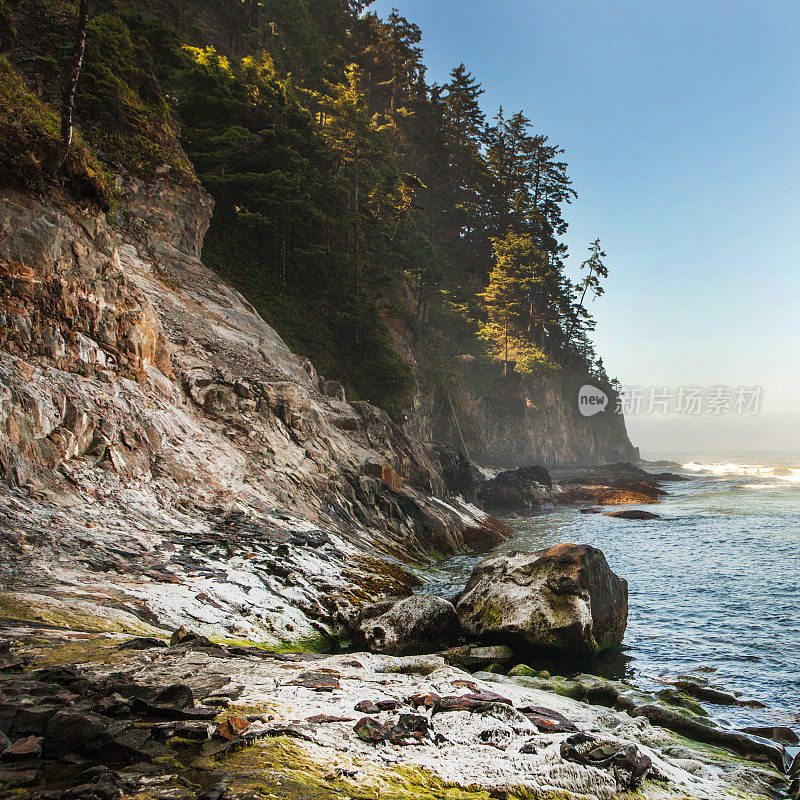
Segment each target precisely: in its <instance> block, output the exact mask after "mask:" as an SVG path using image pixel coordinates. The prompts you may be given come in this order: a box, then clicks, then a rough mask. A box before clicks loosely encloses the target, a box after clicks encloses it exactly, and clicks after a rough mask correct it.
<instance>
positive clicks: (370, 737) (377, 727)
mask: <svg viewBox="0 0 800 800" xmlns="http://www.w3.org/2000/svg"><path fill="white" fill-rule="evenodd" d="M353 730H354V731H355V732H356V735H357V736H358V738H359V739H363V740H364V741H365V742H370V743H373V744H374V743H376V742H382V741H383V740H384V739H386V738H387V737H388V736H389V727H388V726H387V725H384V724H383V723H381V722H378V721H377V720H375V719H372V717H362V718H361V719H360V720H359V721H358V722H356V724H355V725H354V726H353Z"/></svg>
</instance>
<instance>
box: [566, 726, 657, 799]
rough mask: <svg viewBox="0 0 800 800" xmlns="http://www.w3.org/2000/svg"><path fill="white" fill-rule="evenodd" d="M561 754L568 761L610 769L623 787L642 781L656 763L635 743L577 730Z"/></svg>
mask: <svg viewBox="0 0 800 800" xmlns="http://www.w3.org/2000/svg"><path fill="white" fill-rule="evenodd" d="M561 757H562V758H563V759H565V760H567V761H574V762H576V763H578V764H586V765H589V766H593V767H599V768H601V769H607V770H609V771H610V772H611V773H612V774H613V775H614V778H615V780H616V781H617V784H618V785H619V787H620V788H621V789H636V788H638V787H639V786H641V785H642V783H643V781H644V779H645V778H646V777H647V773H648V772H649V770H650V768H651V767H652V761H651V760H650V757H649V756H646V755H644V753H642V752H640V751H639V748H638V747H636V745H635V744H629V745H626V744H622V743H620V742H612V741H606V740H603V739H597V738H595V737H593V736H589V735H587V734H585V733H575V734H573V735H572V736H570V737H569V738H568V739H566V740H565V741H563V742H562V743H561Z"/></svg>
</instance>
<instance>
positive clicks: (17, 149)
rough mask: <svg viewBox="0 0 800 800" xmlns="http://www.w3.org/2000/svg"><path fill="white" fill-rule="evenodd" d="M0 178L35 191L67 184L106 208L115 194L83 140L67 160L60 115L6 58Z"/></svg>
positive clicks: (0, 72) (0, 68)
mask: <svg viewBox="0 0 800 800" xmlns="http://www.w3.org/2000/svg"><path fill="white" fill-rule="evenodd" d="M62 161H63V164H62ZM0 181H1V182H2V183H4V184H7V185H12V186H17V187H19V188H29V189H34V190H36V191H43V190H44V189H45V188H46V187H47V186H53V185H58V184H61V183H63V184H64V185H65V186H66V188H67V189H68V190H69V191H71V192H72V193H73V194H75V195H76V196H78V197H88V198H90V199H92V200H94V201H96V202H98V203H99V204H100V205H101V206H102V207H104V208H108V206H109V205H110V202H111V196H112V192H111V188H110V180H109V176H108V175H107V173H105V172H104V170H103V169H102V167H101V166H100V165H99V164H98V162H97V161H96V160H95V159H94V157H93V156H92V155H91V154H90V152H89V150H88V149H87V148H86V146H85V145H84V144H83V142H82V141H81V140H80V138H77V139H76V141H75V142H74V143H73V146H72V147H71V148H70V151H69V153H68V154H67V156H66V158H64V153H63V148H62V144H61V138H60V127H59V119H58V116H57V115H56V113H55V112H54V110H53V109H52V108H51V107H50V106H49V105H47V104H46V103H43V102H42V101H40V100H39V99H38V98H37V97H35V96H34V95H33V94H31V93H30V92H29V91H28V90H27V89H26V87H25V84H24V82H23V80H22V78H21V77H20V75H19V74H18V73H17V72H16V71H15V70H14V69H13V68H12V67H11V65H10V64H9V63H8V60H7V59H6V58H5V57H4V56H0Z"/></svg>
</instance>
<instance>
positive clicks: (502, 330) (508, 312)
mask: <svg viewBox="0 0 800 800" xmlns="http://www.w3.org/2000/svg"><path fill="white" fill-rule="evenodd" d="M492 244H493V246H494V255H495V264H494V268H493V269H492V271H491V274H490V275H489V285H488V286H487V287H486V290H485V291H483V292H481V293H480V298H481V300H482V301H483V307H484V310H485V312H486V317H487V322H486V323H485V324H484V326H483V329H482V333H483V335H484V336H485V337H486V338H487V339H489V340H490V341H492V342H493V343H494V344H495V346H496V347H497V348H498V349H501V350H502V353H503V362H504V365H505V370H506V372H507V371H508V367H509V345H510V344H512V345H515V349H516V348H517V347H519V345H520V344H522V349H523V350H524V349H526V347H532V343H531V342H530V340H529V338H528V332H529V330H530V317H531V297H532V295H533V292H534V290H535V287H536V283H537V279H536V278H535V277H534V273H535V268H534V265H535V263H536V262H537V261H538V260H540V259H541V254H540V253H539V251H538V250H537V249H536V247H535V245H534V243H533V240H532V239H531V238H530V236H526V235H524V234H518V233H514V232H513V231H510V232H509V233H508V234H507V235H506V236H505V237H504V238H502V239H493V240H492Z"/></svg>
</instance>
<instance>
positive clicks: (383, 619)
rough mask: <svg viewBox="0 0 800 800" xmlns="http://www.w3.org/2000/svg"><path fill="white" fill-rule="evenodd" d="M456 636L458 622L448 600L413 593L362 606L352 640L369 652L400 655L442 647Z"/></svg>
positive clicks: (450, 642) (427, 651)
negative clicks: (409, 595)
mask: <svg viewBox="0 0 800 800" xmlns="http://www.w3.org/2000/svg"><path fill="white" fill-rule="evenodd" d="M460 637H461V624H460V623H459V621H458V615H457V614H456V610H455V608H454V606H453V604H452V603H451V602H449V601H448V600H444V599H443V598H441V597H435V596H433V595H428V594H416V595H412V596H411V597H406V598H405V599H403V600H400V601H398V602H394V603H393V602H391V601H386V602H383V603H376V604H375V605H373V606H368V607H367V608H365V609H364V610H363V611H362V612H361V617H360V619H359V623H358V627H357V629H356V632H355V634H354V636H353V643H354V644H355V646H356V647H358V648H359V649H363V650H369V651H370V652H371V653H384V654H387V655H392V656H402V655H419V654H421V653H432V652H435V651H438V650H444V649H445V648H447V647H450V646H451V645H453V644H455V643H456V642H457V641H458V640H459V638H460Z"/></svg>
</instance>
